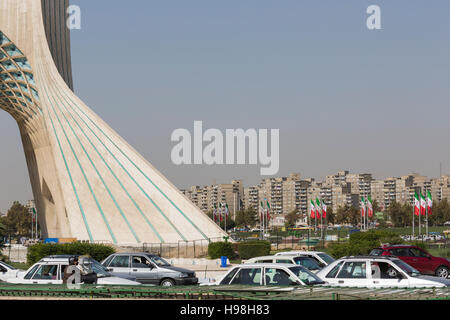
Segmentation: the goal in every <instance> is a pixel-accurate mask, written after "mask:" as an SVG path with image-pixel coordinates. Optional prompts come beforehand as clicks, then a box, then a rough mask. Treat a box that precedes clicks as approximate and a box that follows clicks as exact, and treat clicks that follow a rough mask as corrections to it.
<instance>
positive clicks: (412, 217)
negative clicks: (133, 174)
mask: <svg viewBox="0 0 450 320" xmlns="http://www.w3.org/2000/svg"><path fill="white" fill-rule="evenodd" d="M415 208H416V204H415V203H414V206H413V212H412V237H413V238H414V216H415V214H414V211H415ZM411 240H414V239H411Z"/></svg>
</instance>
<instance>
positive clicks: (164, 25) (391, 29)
mask: <svg viewBox="0 0 450 320" xmlns="http://www.w3.org/2000/svg"><path fill="white" fill-rule="evenodd" d="M71 3H72V4H77V5H79V6H80V7H81V10H82V24H81V27H82V29H81V30H73V31H72V59H73V61H72V62H73V69H74V70H73V74H74V84H75V91H76V93H77V94H78V95H79V96H80V97H81V98H82V99H83V100H84V101H85V102H86V104H87V105H88V106H90V107H91V108H92V109H93V110H94V111H95V112H97V113H98V114H99V115H100V116H101V117H102V118H103V119H104V120H105V121H107V122H108V123H109V124H110V125H111V126H112V127H113V128H114V129H115V130H116V131H118V132H119V134H121V135H122V136H123V137H124V138H125V139H126V140H127V141H128V142H129V143H130V144H131V145H132V146H134V147H135V148H136V149H137V150H138V151H140V152H141V153H142V154H143V156H144V157H145V158H146V159H148V160H149V161H150V162H151V163H152V164H153V165H154V166H155V167H156V168H158V169H159V170H160V171H161V172H162V173H163V174H165V175H166V176H167V177H168V178H169V180H171V181H172V182H173V183H175V184H176V185H177V186H179V187H187V186H190V185H194V184H196V185H207V184H211V183H214V182H217V183H227V182H229V181H230V180H232V179H234V178H242V179H244V184H245V185H250V184H256V183H258V182H259V181H260V180H261V178H262V176H260V172H259V166H175V165H173V164H172V163H171V160H170V152H171V149H172V147H173V146H174V143H172V142H171V141H170V136H171V133H172V132H173V130H175V129H177V128H187V129H189V130H190V131H193V122H194V120H202V121H203V125H204V127H205V129H207V128H218V129H221V130H223V131H225V129H227V128H229V129H234V128H244V129H248V128H268V129H271V128H276V129H280V171H279V173H278V175H277V176H282V175H287V174H289V173H290V172H299V173H301V174H302V176H303V177H315V178H319V179H320V178H322V177H324V176H325V175H327V174H332V173H334V172H336V171H338V170H343V169H346V170H350V171H351V172H370V173H373V174H374V176H375V177H377V178H384V177H387V176H400V175H404V174H407V173H410V172H419V173H421V174H424V175H427V176H430V177H436V176H438V175H439V162H442V167H443V173H450V148H449V147H448V141H449V137H450V128H449V122H450V108H449V101H450V90H449V84H450V79H449V78H450V60H449V59H450V58H449V57H450V20H449V19H448V12H450V2H449V1H448V0H433V1H425V0H420V1H419V0H397V1H382V0H371V1H365V0H342V1H335V0H310V1H301V0H281V1H275V0H270V1H269V0H245V1H243V0H226V1H225V0H217V1H210V0H189V1H186V0H158V1H153V0H132V1H123V0H120V1H119V0H95V1H88V0H71ZM371 4H377V5H379V6H380V7H381V23H382V30H375V31H370V30H368V29H367V27H366V19H367V16H368V15H367V14H366V9H367V7H368V6H369V5H371ZM0 134H1V137H2V138H1V143H2V145H1V149H2V150H3V152H2V157H1V163H0V210H1V211H3V210H5V209H7V208H8V207H9V206H10V205H11V203H12V201H14V200H21V201H24V200H26V199H29V198H31V197H32V196H31V188H30V186H29V179H28V172H27V169H26V164H25V159H24V155H23V149H22V145H21V142H20V137H19V131H18V129H17V125H16V124H15V123H14V121H13V119H12V118H11V117H10V116H9V115H8V114H7V113H2V116H0Z"/></svg>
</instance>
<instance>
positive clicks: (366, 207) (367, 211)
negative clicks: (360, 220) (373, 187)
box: [364, 195, 369, 230]
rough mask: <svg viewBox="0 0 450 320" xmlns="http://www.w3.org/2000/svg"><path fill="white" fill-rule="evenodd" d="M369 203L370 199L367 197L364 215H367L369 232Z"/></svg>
mask: <svg viewBox="0 0 450 320" xmlns="http://www.w3.org/2000/svg"><path fill="white" fill-rule="evenodd" d="M367 201H369V199H368V198H367V195H366V202H364V207H365V209H366V210H364V214H365V215H367V220H366V224H367V230H369V210H368V206H367Z"/></svg>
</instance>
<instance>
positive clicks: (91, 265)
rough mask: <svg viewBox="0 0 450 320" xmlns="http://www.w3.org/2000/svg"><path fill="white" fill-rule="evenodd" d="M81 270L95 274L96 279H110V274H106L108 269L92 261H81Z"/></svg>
mask: <svg viewBox="0 0 450 320" xmlns="http://www.w3.org/2000/svg"><path fill="white" fill-rule="evenodd" d="M83 269H85V270H92V272H94V273H96V274H97V277H99V278H104V277H111V276H112V275H111V273H109V272H108V269H106V268H105V267H104V266H103V265H102V264H100V263H99V262H97V261H96V260H94V259H86V260H84V261H83Z"/></svg>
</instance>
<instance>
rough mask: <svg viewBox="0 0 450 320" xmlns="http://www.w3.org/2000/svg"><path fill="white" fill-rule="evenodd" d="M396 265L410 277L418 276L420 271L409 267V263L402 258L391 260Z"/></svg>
mask: <svg viewBox="0 0 450 320" xmlns="http://www.w3.org/2000/svg"><path fill="white" fill-rule="evenodd" d="M393 262H394V263H395V264H396V265H397V266H399V267H400V269H402V270H403V271H405V272H406V273H407V274H408V275H409V276H411V277H417V276H420V272H419V271H417V270H416V269H414V268H413V267H411V266H410V265H409V264H407V263H405V262H403V261H402V260H394V261H393Z"/></svg>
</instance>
